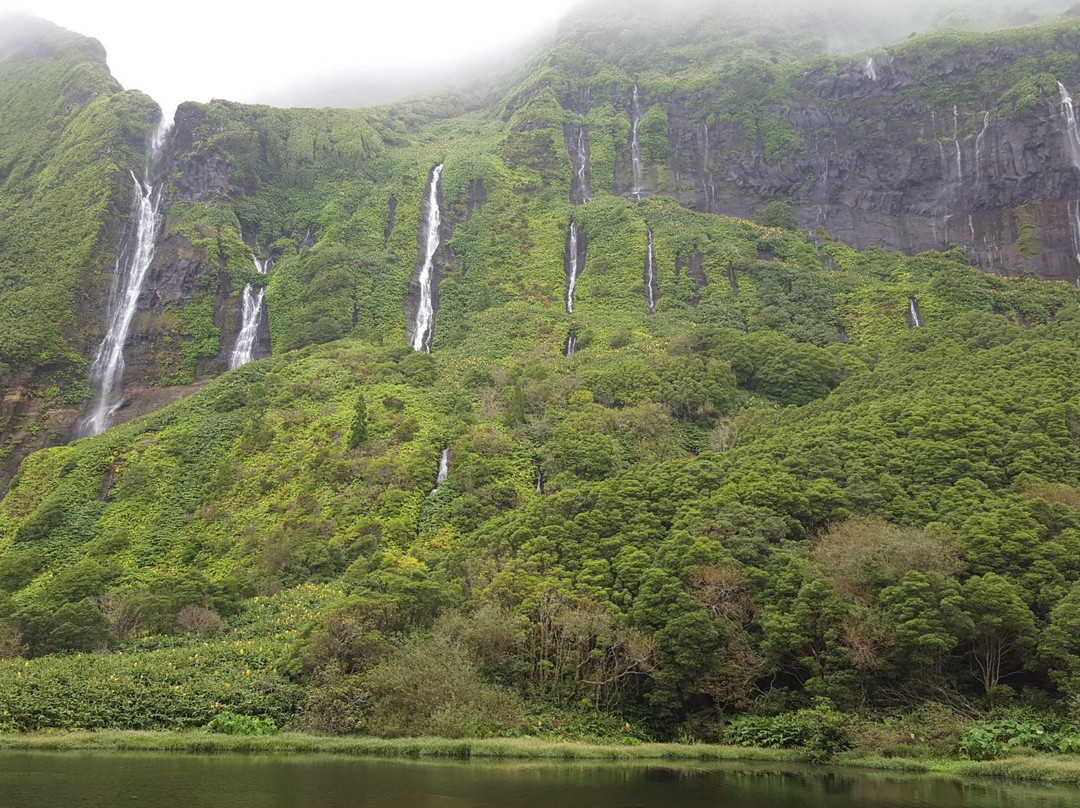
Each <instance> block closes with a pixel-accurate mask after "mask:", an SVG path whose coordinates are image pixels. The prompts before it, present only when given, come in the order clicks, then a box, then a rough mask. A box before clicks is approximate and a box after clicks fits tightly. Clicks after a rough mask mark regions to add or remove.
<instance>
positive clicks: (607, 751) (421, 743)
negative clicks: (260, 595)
mask: <svg viewBox="0 0 1080 808" xmlns="http://www.w3.org/2000/svg"><path fill="white" fill-rule="evenodd" d="M0 749H20V750H46V751H84V750H93V751H146V752H193V753H229V752H232V753H242V754H275V755H289V754H333V755H353V756H357V757H397V758H402V757H408V758H420V757H431V758H457V759H467V758H483V759H524V760H530V759H531V760H700V761H708V760H733V761H739V760H743V761H778V762H798V761H801V760H803V756H802V755H800V754H799V753H798V752H794V751H791V750H786V749H755V748H747V747H741V746H719V745H713V744H666V743H665V744H661V743H647V744H636V745H633V746H624V745H607V744H585V743H573V742H568V741H563V742H551V741H540V740H536V739H533V738H485V739H466V740H451V739H447V738H393V739H385V738H368V737H352V736H328V735H306V734H303V733H297V732H281V733H278V734H275V735H256V736H251V735H222V734H214V733H208V732H200V731H191V732H136V731H102V732H41V733H27V734H23V735H14V734H13V735H0Z"/></svg>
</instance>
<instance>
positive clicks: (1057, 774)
mask: <svg viewBox="0 0 1080 808" xmlns="http://www.w3.org/2000/svg"><path fill="white" fill-rule="evenodd" d="M0 749H9V750H23V751H101V752H133V751H138V752H182V753H202V754H227V753H233V754H273V755H299V754H331V755H350V756H355V757H384V758H448V759H458V760H464V759H470V758H476V759H480V760H597V761H600V760H624V761H632V760H641V761H648V760H669V761H677V760H683V761H732V762H738V761H744V762H773V763H803V762H806V759H805V757H804V756H803V755H801V754H800V753H798V752H796V751H792V750H786V749H758V748H753V747H743V746H720V745H716V744H674V743H671V744H668V743H665V744H660V743H646V744H637V745H633V746H624V745H607V744H586V743H573V742H568V741H562V742H551V741H541V740H536V739H533V738H487V739H466V740H451V739H446V738H396V739H385V738H366V737H342V736H326V735H306V734H303V733H297V732H282V733H278V734H276V735H262V736H237V735H222V734H215V733H208V732H200V731H190V732H136V731H103V732H42V733H28V734H22V735H14V734H13V735H0ZM833 764H834V765H839V766H844V767H850V768H859V769H869V770H874V771H892V772H898V773H905V774H935V775H952V776H957V777H979V778H982V777H994V778H999V779H1004V780H1015V781H1026V782H1042V783H1054V784H1060V785H1080V759H1072V758H1062V757H1053V756H1050V755H1026V756H1017V757H1011V758H1006V759H1003V760H991V761H966V760H949V759H942V758H935V759H927V760H912V759H907V758H886V757H882V756H880V755H873V754H866V753H863V752H859V751H858V750H854V751H852V752H847V753H845V754H843V755H841V756H839V757H838V758H837V759H836V760H835V761H834V762H833Z"/></svg>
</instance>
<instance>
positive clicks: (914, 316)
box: [908, 297, 926, 328]
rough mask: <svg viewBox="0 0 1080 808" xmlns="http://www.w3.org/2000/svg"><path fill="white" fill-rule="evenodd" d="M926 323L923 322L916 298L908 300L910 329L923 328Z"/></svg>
mask: <svg viewBox="0 0 1080 808" xmlns="http://www.w3.org/2000/svg"><path fill="white" fill-rule="evenodd" d="M924 325H926V323H924V322H923V318H922V315H920V314H919V304H918V303H916V302H915V298H914V297H909V298H908V328H922V327H923V326H924Z"/></svg>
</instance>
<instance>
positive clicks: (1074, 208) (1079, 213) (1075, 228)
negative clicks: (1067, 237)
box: [1065, 200, 1080, 263]
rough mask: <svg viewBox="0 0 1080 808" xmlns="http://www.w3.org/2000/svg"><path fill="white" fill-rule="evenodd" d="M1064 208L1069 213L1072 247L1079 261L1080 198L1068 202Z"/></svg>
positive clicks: (1078, 261)
mask: <svg viewBox="0 0 1080 808" xmlns="http://www.w3.org/2000/svg"><path fill="white" fill-rule="evenodd" d="M1065 210H1066V211H1067V212H1068V215H1069V228H1070V229H1071V230H1072V237H1073V249H1074V250H1076V252H1075V255H1076V261H1077V263H1080V200H1077V201H1076V202H1075V203H1073V202H1068V203H1066V205H1065Z"/></svg>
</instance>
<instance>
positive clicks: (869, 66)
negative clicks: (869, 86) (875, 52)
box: [863, 56, 877, 81]
mask: <svg viewBox="0 0 1080 808" xmlns="http://www.w3.org/2000/svg"><path fill="white" fill-rule="evenodd" d="M863 77H864V78H868V79H870V81H877V67H875V66H874V57H873V56H871V57H870V58H869V59H867V60H866V67H864V68H863Z"/></svg>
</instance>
